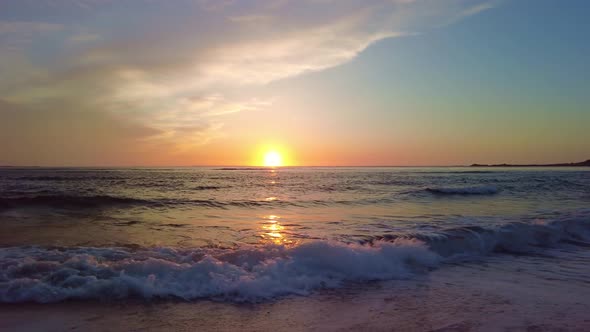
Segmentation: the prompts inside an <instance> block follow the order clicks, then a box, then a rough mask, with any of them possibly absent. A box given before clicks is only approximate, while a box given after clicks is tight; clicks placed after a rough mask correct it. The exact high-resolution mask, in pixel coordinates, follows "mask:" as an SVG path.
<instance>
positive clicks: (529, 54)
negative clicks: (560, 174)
mask: <svg viewBox="0 0 590 332" xmlns="http://www.w3.org/2000/svg"><path fill="white" fill-rule="evenodd" d="M589 9H590V4H589V3H588V2H586V1H582V0H578V1H574V0H572V1H561V2H558V1H546V0H537V1H532V0H513V1H509V0H500V1H476V0H470V1H468V0H465V1H462V0H448V1H447V0H413V1H412V0H388V1H377V0H375V1H352V0H343V1H330V0H305V1H287V0H275V1H231V0H228V1H206V0H178V1H158V0H151V1H150V0H124V1H111V0H77V1H75V0H61V1H60V0H53V1H27V0H25V1H16V0H8V1H4V2H2V4H0V70H1V71H2V72H4V75H2V77H0V131H1V132H2V133H1V134H0V139H1V143H0V150H2V160H0V163H4V164H27V165H195V164H203V165H207V164H227V165H230V164H231V165H239V164H255V163H256V162H257V160H259V156H258V155H259V154H260V153H261V152H260V151H263V150H268V149H275V150H280V151H281V153H283V154H284V155H285V156H284V159H286V160H288V163H290V164H299V165H453V164H464V163H472V162H490V163H495V162H526V163H529V162H559V161H576V160H578V159H587V158H589V156H588V155H587V154H588V151H590V131H588V130H587V129H586V127H587V124H588V123H590V110H588V105H589V103H588V102H589V99H590V97H588V94H587V91H588V88H589V86H590V84H589V83H588V78H587V77H589V74H590V64H589V63H588V60H587V59H589V58H590V57H589V56H590V46H589V45H588V43H587V42H586V41H587V36H588V35H589V33H590V31H589V30H590V23H588V20H587V19H586V16H587V14H588V13H589V12H590V11H589Z"/></svg>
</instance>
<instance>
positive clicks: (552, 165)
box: [470, 159, 590, 167]
mask: <svg viewBox="0 0 590 332" xmlns="http://www.w3.org/2000/svg"><path fill="white" fill-rule="evenodd" d="M580 166H587V167H590V159H588V160H586V161H581V162H579V163H563V164H522V165H518V164H492V165H488V164H472V165H471V166H470V167H580Z"/></svg>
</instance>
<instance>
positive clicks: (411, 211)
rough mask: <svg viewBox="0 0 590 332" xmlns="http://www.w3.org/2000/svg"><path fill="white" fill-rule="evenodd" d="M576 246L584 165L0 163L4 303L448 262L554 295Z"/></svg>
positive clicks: (302, 279)
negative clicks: (537, 285) (523, 281)
mask: <svg viewBox="0 0 590 332" xmlns="http://www.w3.org/2000/svg"><path fill="white" fill-rule="evenodd" d="M589 247H590V171H589V170H588V169H587V168H470V167H431V168H425V167H423V168H410V167H403V168H402V167H399V168H395V167H389V168H386V167H384V168H380V167H367V168H361V167H359V168H352V167H350V168H349V167H334V168H329V167H311V168H306V167H293V168H289V167H285V168H276V169H271V168H240V167H236V168H233V167H232V168H230V167H194V168H104V169H98V168H96V169H94V168H3V169H0V302H2V303H5V304H6V303H12V304H14V303H45V304H46V305H47V306H52V305H57V304H58V303H60V302H64V301H72V300H75V301H83V302H84V303H87V302H96V303H104V302H107V303H111V304H112V303H124V302H126V301H137V300H139V301H140V302H141V301H154V300H156V301H164V302H165V301H179V300H180V301H189V302H195V301H196V302H199V301H201V300H206V301H213V302H214V303H217V304H216V305H218V304H219V303H230V304H240V303H245V304H254V305H263V304H264V303H271V302H272V303H275V302H276V301H279V302H280V301H282V299H286V298H293V297H295V298H298V299H299V300H298V301H302V300H304V299H306V298H307V299H310V300H309V301H312V300H311V299H313V298H314V296H320V295H318V294H325V292H336V293H338V292H339V291H343V292H344V291H345V290H346V289H351V287H352V288H353V289H356V290H357V291H358V289H361V290H360V291H359V292H361V293H362V292H364V291H363V289H365V288H366V289H367V290H366V292H375V291H376V290H375V287H376V286H375V285H376V283H377V284H379V283H381V284H382V285H388V287H389V288H388V289H389V290H391V289H395V287H396V282H397V281H399V282H402V283H403V282H404V281H405V282H407V281H412V280H422V281H424V280H426V279H427V278H429V277H428V276H429V275H431V274H432V273H439V275H440V274H441V273H442V274H444V273H445V272H444V271H451V270H452V269H453V267H456V266H469V268H470V269H471V270H470V271H479V272H478V275H479V277H476V276H474V274H473V273H471V272H470V273H465V275H464V276H462V275H461V276H460V277H458V278H459V280H461V279H463V281H460V282H464V283H465V284H468V283H469V282H474V281H475V280H476V279H472V280H469V278H480V277H481V276H482V275H487V276H488V277H489V278H491V279H492V280H498V279H497V278H506V277H509V278H510V276H513V277H514V278H517V277H522V274H523V273H524V274H528V275H534V276H535V278H537V279H538V280H545V281H551V282H552V285H553V286H552V287H557V290H556V291H557V292H559V291H560V287H563V289H567V287H571V286H572V285H573V284H576V283H577V284H578V285H579V286H580V287H581V288H580V289H586V287H588V286H590V277H589V276H588V275H587V273H588V266H589V265H590V254H589V253H588V252H589V250H588V248H589ZM523 259H524V260H526V262H525V263H523ZM498 262H501V264H500V263H498ZM494 264H495V265H494ZM498 264H500V265H498ZM515 264H516V265H517V264H521V265H519V266H520V267H519V268H518V269H511V268H509V267H510V266H516V265H515ZM522 264H524V265H522ZM494 266H496V268H494ZM498 266H500V267H498ZM523 266H524V267H523ZM507 267H508V268H507ZM500 270H502V271H503V272H502V273H501V274H499V273H498V271H500ZM436 271H439V272H436ZM481 271H484V272H481ZM523 271H524V272H523ZM498 276H501V277H498ZM496 277H497V278H496ZM425 278H426V279H425ZM453 278H454V279H453V280H455V281H456V280H457V277H456V276H455V277H453ZM494 278H496V279H494ZM560 285H561V286H560ZM587 295H590V293H587Z"/></svg>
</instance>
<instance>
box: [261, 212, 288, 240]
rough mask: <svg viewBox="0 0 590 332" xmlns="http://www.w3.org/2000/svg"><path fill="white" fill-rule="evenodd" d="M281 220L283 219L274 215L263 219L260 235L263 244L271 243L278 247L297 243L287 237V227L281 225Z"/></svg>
mask: <svg viewBox="0 0 590 332" xmlns="http://www.w3.org/2000/svg"><path fill="white" fill-rule="evenodd" d="M280 218H281V217H279V216H276V215H272V214H271V215H268V216H266V217H264V218H263V219H264V221H263V225H262V232H261V234H260V237H261V238H262V242H266V243H269V242H270V243H274V244H278V245H286V244H294V243H295V241H293V240H291V239H289V238H287V237H286V234H285V226H283V225H281V223H280V222H279V219H280Z"/></svg>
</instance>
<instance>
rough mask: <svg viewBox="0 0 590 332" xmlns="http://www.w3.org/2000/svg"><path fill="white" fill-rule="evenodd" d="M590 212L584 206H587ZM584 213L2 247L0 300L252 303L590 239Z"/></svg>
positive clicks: (589, 218) (588, 219)
mask: <svg viewBox="0 0 590 332" xmlns="http://www.w3.org/2000/svg"><path fill="white" fill-rule="evenodd" d="M589 212H590V211H589ZM589 241H590V213H586V214H581V215H578V216H572V217H567V218H560V219H557V220H554V221H552V222H533V223H511V224H506V225H503V226H499V227H496V228H484V227H463V228H454V229H448V230H446V231H444V232H441V233H437V234H416V235H413V236H408V235H405V236H382V237H378V238H377V237H376V238H374V239H373V240H372V241H371V242H369V243H364V244H345V243H341V242H330V241H316V242H308V243H304V244H302V245H299V246H296V247H285V246H271V245H268V246H263V247H255V246H245V247H240V248H234V249H216V248H196V249H181V248H143V249H135V250H133V249H127V248H90V247H75V248H41V247H9V248H1V249H0V267H1V268H0V302H4V303H18V302H40V303H49V302H59V301H64V300H122V299H127V298H143V299H183V300H195V299H204V298H205V299H216V300H225V301H232V302H258V301H262V300H267V299H272V298H276V297H279V296H284V295H289V294H294V295H307V294H310V292H313V291H314V290H317V289H321V288H335V287H339V286H342V285H344V284H346V283H348V282H366V281H376V280H390V279H403V278H411V277H412V276H415V275H416V274H420V273H427V272H428V271H429V270H431V269H433V268H436V267H438V266H440V264H441V263H444V262H448V261H454V260H455V259H456V258H457V257H464V256H472V255H482V254H483V255H485V254H489V253H493V252H501V253H506V252H509V253H518V254H537V253H539V250H542V249H543V248H546V247H554V246H557V245H559V244H561V243H565V244H567V245H576V246H583V247H589V246H590V242H589Z"/></svg>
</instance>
